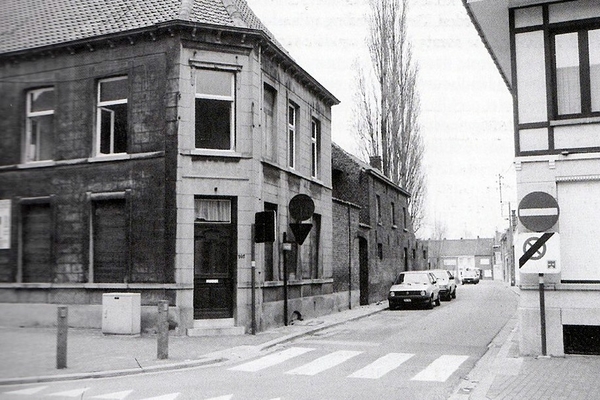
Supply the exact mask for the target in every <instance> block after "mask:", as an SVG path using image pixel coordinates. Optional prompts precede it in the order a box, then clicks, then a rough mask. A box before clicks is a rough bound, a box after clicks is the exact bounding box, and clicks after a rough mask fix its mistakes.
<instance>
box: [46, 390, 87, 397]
mask: <svg viewBox="0 0 600 400" xmlns="http://www.w3.org/2000/svg"><path fill="white" fill-rule="evenodd" d="M88 389H89V388H80V389H73V390H67V391H66V392H58V393H52V394H49V395H48V396H64V397H81V396H82V395H83V394H84V393H85V392H86V391H87V390H88Z"/></svg>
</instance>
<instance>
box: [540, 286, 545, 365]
mask: <svg viewBox="0 0 600 400" xmlns="http://www.w3.org/2000/svg"><path fill="white" fill-rule="evenodd" d="M539 278H540V279H539V289H540V326H541V335H542V356H545V355H546V304H545V298H544V274H539Z"/></svg>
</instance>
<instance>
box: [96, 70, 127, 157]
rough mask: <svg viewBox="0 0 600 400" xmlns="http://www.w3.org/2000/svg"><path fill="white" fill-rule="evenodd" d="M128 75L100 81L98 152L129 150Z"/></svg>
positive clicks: (113, 152) (111, 152) (114, 152)
mask: <svg viewBox="0 0 600 400" xmlns="http://www.w3.org/2000/svg"><path fill="white" fill-rule="evenodd" d="M128 91H129V85H128V80H127V77H126V76H119V77H114V78H108V79H102V80H100V81H99V82H98V99H97V109H98V110H97V112H98V115H97V127H96V132H97V135H96V153H97V154H117V153H126V152H127V93H128Z"/></svg>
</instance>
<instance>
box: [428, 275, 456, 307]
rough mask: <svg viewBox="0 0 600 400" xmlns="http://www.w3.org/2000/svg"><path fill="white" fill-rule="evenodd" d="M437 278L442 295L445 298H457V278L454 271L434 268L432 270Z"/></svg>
mask: <svg viewBox="0 0 600 400" xmlns="http://www.w3.org/2000/svg"><path fill="white" fill-rule="evenodd" d="M429 272H431V273H432V274H433V275H435V278H436V280H437V284H438V286H439V287H440V297H441V298H442V299H445V300H448V301H450V300H452V299H455V298H456V280H455V279H454V275H453V274H452V272H450V271H448V270H446V269H433V270H431V271H429Z"/></svg>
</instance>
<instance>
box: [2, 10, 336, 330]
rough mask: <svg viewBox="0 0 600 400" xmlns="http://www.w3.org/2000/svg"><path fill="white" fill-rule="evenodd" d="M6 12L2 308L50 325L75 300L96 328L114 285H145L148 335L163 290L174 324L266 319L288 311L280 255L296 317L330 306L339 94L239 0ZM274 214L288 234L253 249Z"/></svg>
mask: <svg viewBox="0 0 600 400" xmlns="http://www.w3.org/2000/svg"><path fill="white" fill-rule="evenodd" d="M2 6H3V9H4V10H3V12H2V13H1V14H0V27H11V29H0V92H1V93H2V97H1V98H0V111H1V112H2V115H3V116H4V117H3V119H2V120H1V121H0V310H2V314H3V316H4V317H3V319H6V320H8V319H10V320H11V321H13V322H14V323H19V324H32V323H35V324H52V323H54V320H55V318H56V317H55V311H54V310H55V308H56V305H58V304H67V305H69V310H70V312H69V320H70V323H71V325H74V326H83V327H98V326H100V323H101V313H102V304H101V302H102V296H103V294H104V293H107V292H134V293H141V300H142V311H141V314H142V329H145V328H148V327H152V326H153V323H154V318H155V314H156V304H157V302H158V301H159V300H162V299H167V300H168V301H169V303H170V305H171V308H170V316H169V318H170V320H171V325H172V327H176V328H177V329H178V330H179V331H180V332H181V333H186V332H187V333H188V334H207V333H210V332H217V329H221V330H220V332H222V331H223V330H222V329H223V328H224V327H225V329H229V330H230V331H232V332H234V331H235V332H239V331H242V332H243V331H248V330H250V329H254V328H255V327H256V328H257V329H258V330H262V329H267V328H268V327H271V326H276V325H281V324H282V323H283V320H284V317H283V303H284V298H283V293H284V290H283V275H282V264H283V261H284V256H285V257H287V259H286V262H287V263H288V264H287V265H288V271H289V276H288V280H289V295H288V297H289V304H288V305H289V311H290V313H291V312H292V311H294V310H298V311H299V312H301V313H302V314H303V315H307V316H311V315H319V314H323V313H328V312H330V311H331V310H333V309H335V308H337V304H336V302H337V301H338V300H337V298H336V296H335V295H334V294H333V272H332V200H331V170H330V160H331V154H330V149H331V133H330V129H331V127H330V125H331V106H333V105H335V104H337V103H338V100H337V99H336V98H335V97H334V96H333V95H332V94H331V93H330V92H328V91H327V90H326V89H325V88H324V87H323V86H322V85H321V84H319V83H318V82H317V81H316V80H315V79H314V78H312V77H311V76H310V75H309V74H308V73H307V72H306V71H304V70H303V69H302V68H301V67H300V66H299V65H297V63H296V62H295V61H294V60H293V59H292V58H291V57H290V56H289V55H288V53H287V52H286V51H285V50H284V49H283V48H282V47H281V45H280V44H279V43H278V42H277V41H276V40H275V38H274V37H273V36H272V35H271V34H270V32H269V31H268V30H267V29H266V28H265V27H264V26H263V25H262V23H261V22H260V21H259V20H258V18H257V17H256V16H255V15H254V14H253V13H252V11H251V10H250V9H249V8H248V6H247V4H246V2H245V1H243V0H210V1H208V0H203V1H199V0H196V1H194V0H182V1H175V0H153V1H148V0H127V1H125V0H115V1H112V2H102V3H93V4H91V3H89V2H87V1H83V0H55V1H52V2H47V1H40V0H25V1H20V0H8V1H5V2H3V5H2ZM296 194H307V195H308V196H310V197H311V199H313V201H314V203H315V213H314V215H313V216H312V218H311V221H310V222H311V223H312V224H313V229H312V230H311V233H310V234H309V237H308V238H307V239H306V241H305V243H304V244H303V245H302V246H297V245H293V246H292V250H291V251H290V252H289V253H287V252H286V253H284V252H283V251H282V250H281V247H282V246H281V244H282V243H281V242H282V233H283V232H286V233H287V235H288V237H290V236H291V237H293V235H292V233H291V232H290V231H289V228H288V223H289V222H292V221H291V220H290V219H289V217H288V203H289V200H290V199H291V198H292V197H293V196H294V195H296ZM263 210H271V211H274V212H275V213H276V215H277V237H276V240H275V242H274V243H267V244H254V241H253V237H252V225H253V223H254V216H255V213H256V212H259V211H263ZM253 259H254V262H253ZM254 267H255V268H254ZM254 271H255V280H256V283H255V285H254V288H253V287H252V285H251V282H252V274H253V272H254ZM252 305H254V307H252Z"/></svg>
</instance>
